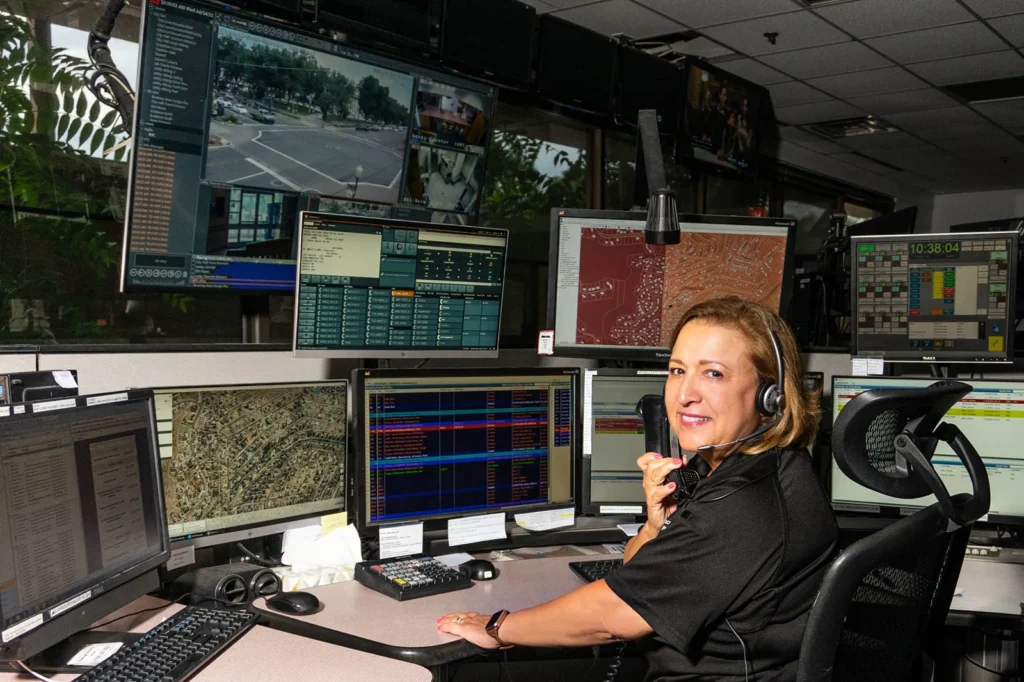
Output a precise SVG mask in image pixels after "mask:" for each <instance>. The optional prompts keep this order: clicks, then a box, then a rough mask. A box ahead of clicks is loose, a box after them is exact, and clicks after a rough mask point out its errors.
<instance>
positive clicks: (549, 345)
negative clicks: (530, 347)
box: [537, 329, 555, 355]
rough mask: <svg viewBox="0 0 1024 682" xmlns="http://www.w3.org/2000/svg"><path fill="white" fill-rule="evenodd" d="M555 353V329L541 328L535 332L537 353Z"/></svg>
mask: <svg viewBox="0 0 1024 682" xmlns="http://www.w3.org/2000/svg"><path fill="white" fill-rule="evenodd" d="M554 354H555V330H554V329H542V330H540V332H539V333H538V334H537V355H554Z"/></svg>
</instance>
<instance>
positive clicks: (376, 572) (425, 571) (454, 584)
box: [356, 554, 473, 601]
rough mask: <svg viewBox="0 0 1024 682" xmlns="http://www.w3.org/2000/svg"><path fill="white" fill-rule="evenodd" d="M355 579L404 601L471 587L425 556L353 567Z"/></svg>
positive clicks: (467, 582) (465, 581) (456, 574)
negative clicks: (354, 568)
mask: <svg viewBox="0 0 1024 682" xmlns="http://www.w3.org/2000/svg"><path fill="white" fill-rule="evenodd" d="M356 580H357V581H359V582H360V583H362V584H363V585H366V586H367V587H369V588H370V589H371V590H376V591H378V592H380V593H381V594H386V595H387V596H389V597H391V598H392V599H397V600H398V601H406V600H407V599H419V598H420V597H430V596H432V595H435V594H444V593H445V592H454V591H455V590H464V589H466V588H467V587H472V586H473V581H472V580H470V578H469V576H465V575H462V574H461V573H459V572H458V571H457V570H455V569H454V568H449V567H448V566H445V565H444V564H442V563H441V562H440V561H438V560H437V559H435V558H434V557H432V556H427V555H425V554H422V555H419V556H414V557H402V558H399V559H386V560H384V561H362V562H360V563H358V564H356Z"/></svg>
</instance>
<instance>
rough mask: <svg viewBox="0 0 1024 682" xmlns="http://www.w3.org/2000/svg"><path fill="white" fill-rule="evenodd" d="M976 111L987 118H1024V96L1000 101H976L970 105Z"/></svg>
mask: <svg viewBox="0 0 1024 682" xmlns="http://www.w3.org/2000/svg"><path fill="white" fill-rule="evenodd" d="M972 106H973V107H974V108H975V109H976V110H977V111H979V112H980V113H982V114H983V115H985V116H988V117H989V118H994V119H997V120H998V119H1001V118H1002V119H1006V118H1024V97H1020V98H1017V99H1008V100H1003V101H1002V102H978V103H977V104H974V105H972Z"/></svg>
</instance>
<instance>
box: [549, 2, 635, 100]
mask: <svg viewBox="0 0 1024 682" xmlns="http://www.w3.org/2000/svg"><path fill="white" fill-rule="evenodd" d="M539 24H540V28H539V29H538V34H539V38H538V39H537V40H538V43H537V44H538V50H539V53H540V54H539V56H538V58H537V91H538V92H539V93H540V94H541V95H542V96H544V97H546V98H548V99H551V100H554V101H555V102H559V103H561V104H566V105H569V106H572V107H576V108H579V109H583V110H585V111H593V112H597V113H601V114H609V113H611V111H612V94H613V92H614V83H615V64H616V60H617V59H618V52H619V44H618V42H616V40H615V39H614V38H611V37H610V36H607V35H604V34H603V33H597V32H596V31H591V30H590V29H588V28H585V27H583V26H580V25H579V24H575V23H573V22H571V21H569V20H568V19H563V18H561V17H557V16H554V15H552V14H544V15H542V16H541V17H540V21H539Z"/></svg>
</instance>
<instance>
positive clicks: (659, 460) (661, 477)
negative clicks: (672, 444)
mask: <svg viewBox="0 0 1024 682" xmlns="http://www.w3.org/2000/svg"><path fill="white" fill-rule="evenodd" d="M685 464H686V458H685V456H684V458H683V459H672V458H669V457H662V456H661V455H660V454H658V453H657V452H648V453H645V454H643V455H641V456H640V457H639V458H638V459H637V460H636V465H637V466H638V467H640V471H642V472H644V496H645V497H646V498H647V523H646V524H645V525H646V527H647V532H648V534H650V535H651V537H657V535H658V533H660V532H661V527H662V526H663V525H665V519H667V518H668V517H669V516H671V515H672V512H674V511H675V510H676V506H677V505H676V501H675V498H673V497H672V494H673V493H674V492H675V491H676V484H675V483H667V484H666V483H665V479H666V478H668V475H669V473H670V472H671V471H673V470H675V469H678V468H680V467H682V466H683V465H685Z"/></svg>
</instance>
